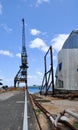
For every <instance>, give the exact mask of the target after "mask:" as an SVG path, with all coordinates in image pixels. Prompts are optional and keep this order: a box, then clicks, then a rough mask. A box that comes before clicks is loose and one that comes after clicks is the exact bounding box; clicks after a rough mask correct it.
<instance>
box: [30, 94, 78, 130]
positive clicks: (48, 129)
mask: <svg viewBox="0 0 78 130" xmlns="http://www.w3.org/2000/svg"><path fill="white" fill-rule="evenodd" d="M28 95H29V98H30V101H31V103H32V107H33V110H34V113H35V116H36V119H37V123H38V126H39V129H38V130H44V129H45V130H78V129H76V128H75V127H74V126H73V125H71V124H70V122H68V121H66V120H62V119H61V116H62V115H61V116H60V118H59V119H58V117H57V115H54V114H51V113H50V112H49V111H48V110H47V109H45V108H44V107H43V106H42V105H41V103H39V102H38V100H36V97H35V96H34V95H31V94H29V93H28ZM38 112H40V113H41V115H43V116H41V118H44V119H41V118H39V114H38ZM62 114H64V113H62ZM42 120H46V121H45V126H43V125H42Z"/></svg>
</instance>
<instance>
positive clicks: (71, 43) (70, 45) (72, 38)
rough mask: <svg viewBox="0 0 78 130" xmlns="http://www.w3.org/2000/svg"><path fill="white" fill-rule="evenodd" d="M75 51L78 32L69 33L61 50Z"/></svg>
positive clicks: (77, 42) (77, 45)
mask: <svg viewBox="0 0 78 130" xmlns="http://www.w3.org/2000/svg"><path fill="white" fill-rule="evenodd" d="M74 48H75V49H77V48H78V30H74V31H72V32H71V33H70V35H69V37H68V38H67V40H66V41H65V42H64V45H63V47H62V49H74Z"/></svg>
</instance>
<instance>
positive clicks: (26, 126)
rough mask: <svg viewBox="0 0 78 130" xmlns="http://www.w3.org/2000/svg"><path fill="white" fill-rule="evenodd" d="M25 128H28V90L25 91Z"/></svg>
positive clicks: (25, 129) (24, 129) (26, 129)
mask: <svg viewBox="0 0 78 130" xmlns="http://www.w3.org/2000/svg"><path fill="white" fill-rule="evenodd" d="M23 130H28V117H27V93H26V91H25V104H24V119H23Z"/></svg>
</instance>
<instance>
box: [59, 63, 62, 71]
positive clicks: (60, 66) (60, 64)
mask: <svg viewBox="0 0 78 130" xmlns="http://www.w3.org/2000/svg"><path fill="white" fill-rule="evenodd" d="M61 69H62V63H59V71H61Z"/></svg>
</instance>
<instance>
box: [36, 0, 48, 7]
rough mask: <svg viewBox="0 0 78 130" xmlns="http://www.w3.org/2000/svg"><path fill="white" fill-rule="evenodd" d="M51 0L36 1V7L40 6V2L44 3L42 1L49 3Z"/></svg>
mask: <svg viewBox="0 0 78 130" xmlns="http://www.w3.org/2000/svg"><path fill="white" fill-rule="evenodd" d="M49 1H50V0H37V2H36V7H38V6H39V5H40V4H42V3H44V2H45V3H48V2H49Z"/></svg>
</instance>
